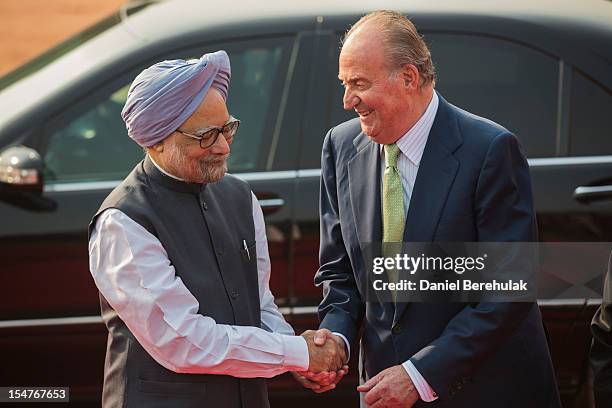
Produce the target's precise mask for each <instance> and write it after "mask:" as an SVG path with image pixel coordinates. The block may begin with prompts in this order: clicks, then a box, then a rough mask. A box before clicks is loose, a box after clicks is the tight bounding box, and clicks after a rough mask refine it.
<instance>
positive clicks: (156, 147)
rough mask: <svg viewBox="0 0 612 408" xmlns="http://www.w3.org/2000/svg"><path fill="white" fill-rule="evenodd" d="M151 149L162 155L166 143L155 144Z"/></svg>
mask: <svg viewBox="0 0 612 408" xmlns="http://www.w3.org/2000/svg"><path fill="white" fill-rule="evenodd" d="M150 149H153V150H154V151H155V152H157V153H161V152H163V151H164V142H163V141H162V142H159V143H155V144H154V145H153V146H151V147H150Z"/></svg>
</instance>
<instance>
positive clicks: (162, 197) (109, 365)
mask: <svg viewBox="0 0 612 408" xmlns="http://www.w3.org/2000/svg"><path fill="white" fill-rule="evenodd" d="M109 208H116V209H119V210H121V211H122V212H123V213H125V214H126V215H128V216H129V217H130V218H131V219H132V220H134V221H136V222H137V223H139V224H140V225H142V226H143V227H144V228H146V229H147V230H148V231H149V232H150V233H151V234H153V235H154V236H156V237H157V238H158V239H159V241H160V242H161V243H162V245H163V246H164V248H165V250H166V251H167V253H168V257H169V259H170V262H171V264H172V265H173V266H174V268H175V270H176V275H177V276H179V277H180V278H181V280H182V281H183V282H184V284H185V285H186V286H187V288H188V289H189V291H190V292H191V293H192V294H193V296H194V297H195V298H196V299H197V300H198V302H199V306H200V307H199V310H198V312H199V313H200V314H202V315H204V316H210V317H212V318H213V319H215V321H216V322H217V323H222V324H231V325H239V326H256V327H260V326H261V320H260V317H261V315H260V304H259V288H258V280H257V255H256V253H255V231H254V226H253V215H252V214H253V212H252V202H251V192H250V189H249V187H248V185H247V184H246V183H245V182H244V181H241V180H239V179H237V178H235V177H233V176H231V175H226V176H225V177H224V178H223V179H222V180H221V181H219V182H218V183H214V184H204V185H202V184H194V183H184V182H181V181H178V180H175V179H173V178H171V177H168V176H166V175H165V174H163V173H162V172H160V171H159V170H158V169H157V168H156V167H155V165H154V164H153V163H152V162H151V159H150V158H149V157H148V156H147V158H145V159H144V160H143V161H142V162H140V163H139V164H138V165H137V166H136V167H135V168H134V170H133V171H132V172H131V173H130V174H129V175H128V177H127V178H126V179H125V180H124V181H123V182H122V183H121V184H120V185H119V186H118V187H117V188H115V189H114V190H113V191H112V192H111V194H110V195H109V196H108V197H107V198H106V200H104V202H103V203H102V205H101V206H100V209H99V210H98V212H97V213H96V215H95V216H94V217H93V219H92V221H91V224H90V226H89V233H90V235H91V231H92V226H93V225H94V223H95V220H96V218H97V217H98V215H100V214H101V213H102V212H103V211H104V210H106V209H109ZM243 240H244V241H246V243H247V246H248V248H249V253H250V258H249V257H248V256H247V254H246V251H244V243H243ZM100 305H101V309H102V318H103V320H104V322H105V324H106V327H107V328H108V332H109V335H108V342H107V349H106V361H105V364H104V390H103V393H102V406H103V407H105V408H111V407H112V408H115V407H139V408H140V407H147V408H150V407H152V408H163V407H173V408H174V407H236V408H238V407H254V408H259V407H269V403H268V395H267V389H266V384H265V380H263V379H260V378H254V379H239V378H235V377H230V376H226V375H203V374H177V373H175V372H172V371H170V370H167V369H166V368H164V367H162V366H161V365H160V364H158V363H157V362H156V361H155V360H154V359H153V358H152V357H151V356H150V355H149V354H148V353H147V352H146V351H145V350H144V349H143V348H142V346H141V345H140V344H139V343H138V340H136V338H135V337H134V336H133V335H132V333H131V332H130V331H129V330H128V328H127V327H126V325H125V323H124V322H123V321H122V320H121V319H120V318H119V316H118V315H117V313H116V312H115V311H114V310H113V308H112V307H111V306H110V305H109V304H108V302H107V301H106V300H105V299H104V297H103V296H101V295H100Z"/></svg>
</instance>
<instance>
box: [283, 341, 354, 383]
mask: <svg viewBox="0 0 612 408" xmlns="http://www.w3.org/2000/svg"><path fill="white" fill-rule="evenodd" d="M301 336H302V337H303V338H304V339H305V340H306V345H307V346H308V358H309V363H308V371H305V372H292V374H293V376H294V377H295V379H296V380H297V381H298V382H299V383H300V384H302V385H303V386H304V387H306V388H310V389H311V390H313V391H314V392H316V393H321V392H325V391H329V390H331V389H334V388H335V386H336V384H337V383H338V382H340V380H341V379H342V377H344V376H345V375H346V374H347V373H348V366H347V365H346V362H347V353H346V345H345V343H344V340H343V339H342V338H341V337H339V336H336V335H335V334H333V333H332V332H330V331H329V330H327V329H319V330H317V331H314V330H307V331H305V332H304V333H302V334H301Z"/></svg>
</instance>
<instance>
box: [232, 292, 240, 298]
mask: <svg viewBox="0 0 612 408" xmlns="http://www.w3.org/2000/svg"><path fill="white" fill-rule="evenodd" d="M231 296H232V299H236V298H237V297H238V296H240V293H238V292H236V291H234V292H232V294H231Z"/></svg>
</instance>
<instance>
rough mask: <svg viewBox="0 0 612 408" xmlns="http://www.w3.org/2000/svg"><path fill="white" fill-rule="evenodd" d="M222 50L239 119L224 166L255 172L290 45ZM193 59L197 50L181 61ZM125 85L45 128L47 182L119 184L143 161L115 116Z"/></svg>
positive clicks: (231, 104)
mask: <svg viewBox="0 0 612 408" xmlns="http://www.w3.org/2000/svg"><path fill="white" fill-rule="evenodd" d="M223 48H224V49H226V50H227V51H228V54H229V55H230V60H231V64H232V81H231V84H230V93H229V99H228V109H229V110H230V112H231V113H232V114H233V115H234V116H235V117H237V118H239V119H240V120H241V121H242V122H241V125H240V129H239V130H238V134H237V136H236V138H235V139H234V143H233V145H232V152H231V155H230V158H229V160H228V167H229V170H230V171H232V172H243V171H253V170H259V169H261V168H262V166H263V164H262V162H263V161H265V158H267V156H266V143H265V137H266V135H267V134H268V133H269V132H267V131H266V129H267V128H268V127H270V126H272V125H271V124H272V123H273V122H274V121H275V120H276V117H277V112H278V109H277V104H278V99H279V97H278V94H279V93H280V87H281V84H282V83H284V77H283V75H282V74H283V72H285V71H286V65H287V64H286V59H287V58H288V57H287V54H288V49H289V42H288V41H286V40H284V39H273V40H253V41H245V42H243V43H240V44H229V45H227V46H224V47H223ZM208 51H210V50H207V51H205V52H208ZM196 55H201V51H199V50H198V51H192V52H189V53H186V54H183V55H182V56H180V57H181V58H192V57H194V56H196ZM174 58H178V56H176V57H174ZM283 70H285V71H283ZM135 75H136V73H134V74H133V75H131V76H130V77H129V79H127V80H126V81H131V80H133V77H134V76H135ZM129 85H130V83H126V82H123V83H121V84H120V85H118V86H116V87H115V88H114V89H111V90H110V91H106V92H103V91H100V92H98V93H97V94H96V95H90V96H88V97H85V98H84V99H83V100H82V101H80V102H79V103H77V104H74V106H73V107H71V108H70V109H69V110H68V111H66V112H65V113H63V114H61V115H60V116H59V117H58V118H56V119H54V120H53V121H52V122H51V123H50V124H49V126H47V128H46V130H45V132H46V136H47V137H48V140H47V149H46V151H45V167H46V180H48V181H50V182H73V181H104V180H120V179H122V178H123V177H125V175H126V174H127V173H128V172H129V171H130V170H131V169H132V168H133V167H134V165H135V164H136V163H137V162H138V160H140V159H141V158H142V157H143V155H144V153H143V150H142V149H141V148H140V147H139V146H138V145H137V144H136V143H134V142H132V141H131V140H130V139H129V138H128V136H127V131H126V129H125V124H124V123H123V121H122V119H121V116H120V113H121V109H122V108H123V105H124V103H125V99H126V97H127V90H128V89H129Z"/></svg>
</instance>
